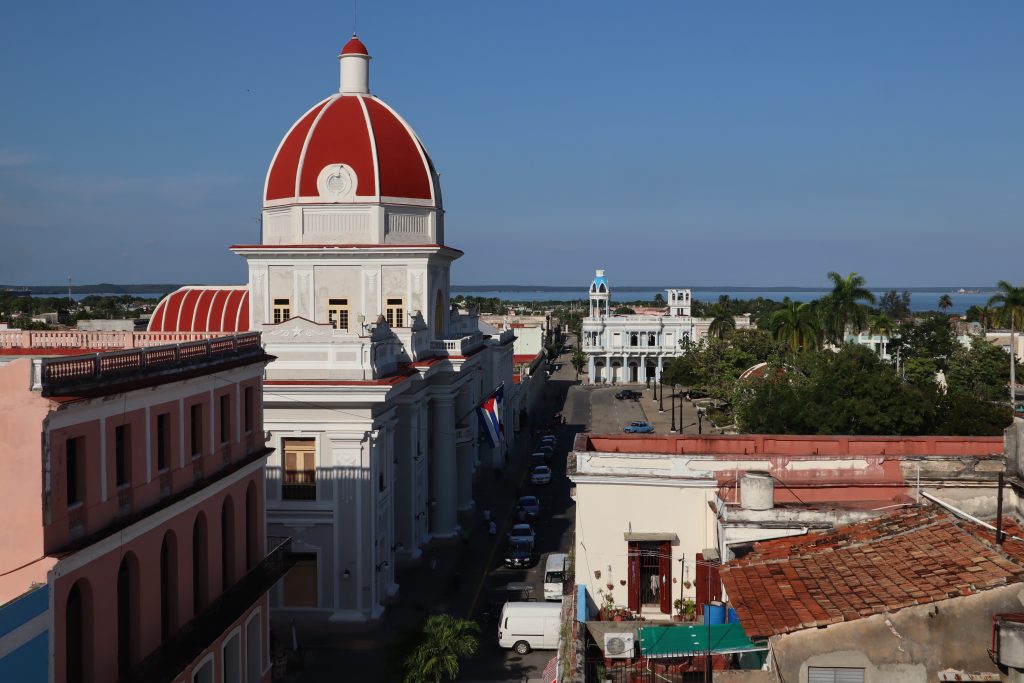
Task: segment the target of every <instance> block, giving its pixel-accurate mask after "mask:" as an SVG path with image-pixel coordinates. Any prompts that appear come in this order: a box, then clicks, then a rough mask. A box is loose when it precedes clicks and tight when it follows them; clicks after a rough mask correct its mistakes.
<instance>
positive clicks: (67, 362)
mask: <svg viewBox="0 0 1024 683" xmlns="http://www.w3.org/2000/svg"><path fill="white" fill-rule="evenodd" d="M262 354H263V348H262V346H261V345H260V333H259V332H246V333H244V334H237V335H232V336H223V335H221V336H218V337H216V338H211V339H204V340H200V341H189V342H184V343H181V344H170V345H166V346H154V347H151V348H137V349H130V350H126V351H108V352H103V353H91V354H83V355H80V356H69V357H68V356H63V357H56V358H37V359H35V361H34V363H33V368H32V388H33V389H39V390H42V392H43V395H44V396H50V395H55V394H59V393H61V390H63V389H81V388H82V387H83V386H88V385H95V384H99V383H101V382H108V381H110V380H120V379H123V378H125V377H126V376H130V375H138V374H141V373H146V372H158V371H165V370H170V369H178V368H187V367H189V366H197V365H201V364H204V363H207V362H209V361H213V360H219V359H224V358H230V357H242V356H258V355H262Z"/></svg>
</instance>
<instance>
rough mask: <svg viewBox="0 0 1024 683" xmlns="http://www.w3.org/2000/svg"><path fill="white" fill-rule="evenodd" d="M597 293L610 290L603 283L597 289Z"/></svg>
mask: <svg viewBox="0 0 1024 683" xmlns="http://www.w3.org/2000/svg"><path fill="white" fill-rule="evenodd" d="M597 291H599V292H607V291H608V288H607V287H605V285H604V283H603V282H602V283H601V286H600V287H598V288H597Z"/></svg>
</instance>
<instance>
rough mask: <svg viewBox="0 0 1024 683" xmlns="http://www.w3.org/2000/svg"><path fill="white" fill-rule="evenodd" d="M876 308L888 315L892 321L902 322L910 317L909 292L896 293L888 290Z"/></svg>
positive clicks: (893, 290)
mask: <svg viewBox="0 0 1024 683" xmlns="http://www.w3.org/2000/svg"><path fill="white" fill-rule="evenodd" d="M878 307H879V308H880V309H882V312H883V313H888V314H889V316H890V317H891V318H892V319H893V320H903V319H904V318H909V317H910V292H908V291H907V290H903V292H897V291H896V290H895V289H892V290H889V291H888V292H886V293H885V294H883V295H882V298H881V299H879V301H878Z"/></svg>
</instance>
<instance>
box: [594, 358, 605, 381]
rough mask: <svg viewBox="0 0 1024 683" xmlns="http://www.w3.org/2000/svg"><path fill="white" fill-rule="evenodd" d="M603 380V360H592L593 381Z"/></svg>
mask: <svg viewBox="0 0 1024 683" xmlns="http://www.w3.org/2000/svg"><path fill="white" fill-rule="evenodd" d="M603 381H604V361H600V360H599V361H594V382H603Z"/></svg>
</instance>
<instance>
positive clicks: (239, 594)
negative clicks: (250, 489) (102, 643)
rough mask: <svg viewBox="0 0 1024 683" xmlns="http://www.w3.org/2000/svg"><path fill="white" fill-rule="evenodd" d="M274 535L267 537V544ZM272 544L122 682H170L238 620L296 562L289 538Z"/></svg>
mask: <svg viewBox="0 0 1024 683" xmlns="http://www.w3.org/2000/svg"><path fill="white" fill-rule="evenodd" d="M272 540H273V537H268V538H267V543H268V544H270V543H271V542H272ZM276 541H277V543H276V545H275V546H274V548H273V549H272V550H271V551H270V552H269V553H268V554H267V556H266V557H265V558H263V560H262V561H261V562H260V563H259V564H257V565H256V566H255V567H253V568H252V569H251V570H249V572H248V573H247V574H246V575H245V576H243V577H242V578H241V579H240V580H239V581H238V582H237V583H235V585H233V586H231V587H230V588H229V589H227V590H226V591H224V592H223V593H222V594H221V595H220V597H218V598H217V599H216V600H214V601H213V602H212V603H211V604H210V605H209V607H207V608H206V609H205V610H203V611H202V612H200V613H199V614H197V615H196V616H195V617H193V618H192V621H190V622H188V623H187V624H185V626H183V627H182V628H181V629H179V630H178V632H177V633H175V634H174V636H173V637H172V638H170V639H169V640H168V641H167V642H165V643H164V644H163V645H161V646H160V647H159V648H157V650H156V651H155V652H153V653H152V654H151V655H149V656H148V657H146V659H144V660H142V661H141V662H140V663H139V664H138V666H136V667H135V668H134V669H133V670H132V671H131V673H130V674H128V676H126V677H125V678H122V679H121V680H122V683H124V682H130V683H135V682H136V681H137V682H138V683H170V682H171V681H174V680H176V679H177V678H179V677H180V676H181V674H182V672H183V671H184V670H185V667H187V666H188V665H189V664H191V663H192V662H193V661H195V659H196V657H198V656H199V655H201V654H202V653H203V651H204V650H205V649H207V648H208V647H210V646H211V645H212V644H213V643H214V642H215V641H216V640H217V638H219V637H220V636H221V635H222V634H223V633H224V632H225V631H227V630H228V628H230V627H231V625H232V624H233V623H235V622H236V621H238V620H239V619H240V618H241V617H242V615H244V614H245V612H246V611H247V610H248V609H249V608H250V607H252V605H253V604H254V603H255V602H256V601H257V600H259V599H260V597H261V596H263V595H264V594H265V593H266V592H267V591H268V590H270V589H271V588H272V587H273V586H274V584H275V583H277V582H278V581H279V580H280V579H281V577H282V576H284V575H285V574H286V573H288V570H289V569H291V568H292V565H294V564H295V558H294V557H293V555H292V552H291V547H292V546H291V542H292V539H290V538H284V539H280V538H279V539H276Z"/></svg>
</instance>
